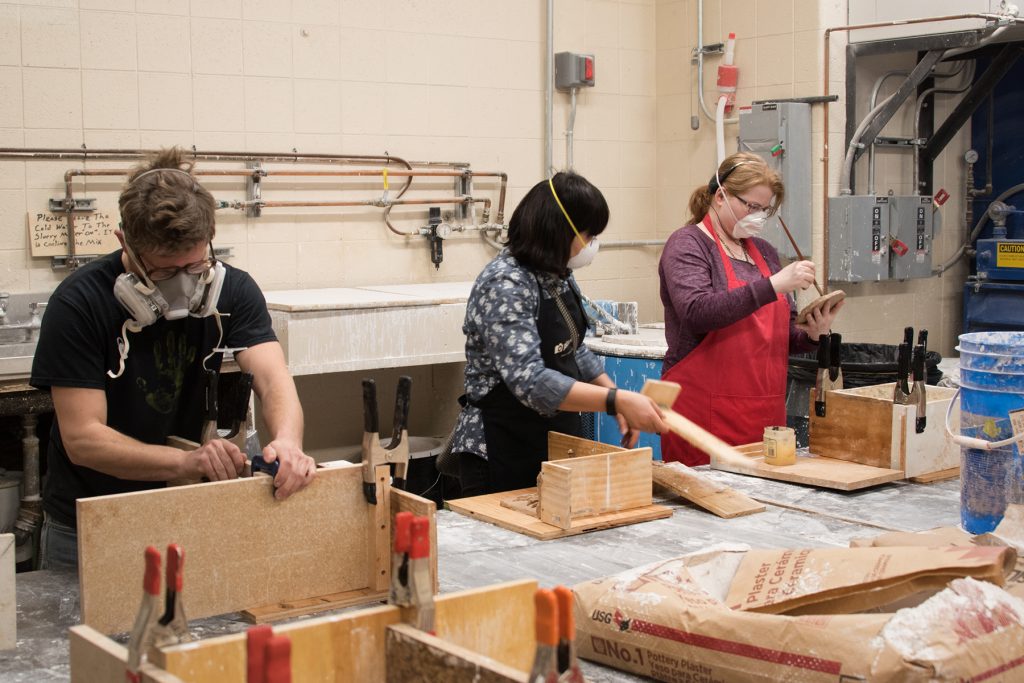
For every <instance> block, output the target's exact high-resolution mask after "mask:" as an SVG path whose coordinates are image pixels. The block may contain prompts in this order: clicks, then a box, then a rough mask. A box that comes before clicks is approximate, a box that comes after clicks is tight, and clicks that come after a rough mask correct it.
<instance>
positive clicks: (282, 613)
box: [241, 588, 388, 624]
mask: <svg viewBox="0 0 1024 683" xmlns="http://www.w3.org/2000/svg"><path fill="white" fill-rule="evenodd" d="M387 599H388V591H381V590H375V589H370V588H360V589H359V590H354V591H345V592H343V593H332V594H331V595H321V596H320V597H316V598H307V599H305V600H291V601H289V602H279V603H277V604H274V605H264V606H263V607H253V608H252V609H247V610H242V613H241V614H242V618H243V619H245V620H246V621H248V622H249V623H251V624H272V623H274V622H276V621H284V620H285V619H293V618H295V617H303V616H310V615H313V614H321V613H323V612H330V611H331V610H336V609H341V608H343V607H352V606H353V605H367V604H370V603H371V602H383V601H385V600H387Z"/></svg>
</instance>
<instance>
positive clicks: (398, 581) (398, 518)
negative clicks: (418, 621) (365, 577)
mask: <svg viewBox="0 0 1024 683" xmlns="http://www.w3.org/2000/svg"><path fill="white" fill-rule="evenodd" d="M412 520H413V516H412V513H411V512H399V513H398V514H397V515H395V546H394V552H393V553H392V555H391V595H390V596H389V599H388V602H389V603H391V604H392V605H400V606H402V607H408V606H409V605H411V604H412V591H411V590H410V586H409V553H410V552H411V551H412Z"/></svg>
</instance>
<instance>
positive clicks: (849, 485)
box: [711, 443, 903, 491]
mask: <svg viewBox="0 0 1024 683" xmlns="http://www.w3.org/2000/svg"><path fill="white" fill-rule="evenodd" d="M737 450H738V451H739V452H740V453H741V454H743V455H744V456H745V457H746V458H747V459H748V461H749V462H748V463H736V462H733V461H731V460H730V461H729V462H727V463H726V462H718V461H716V460H714V459H712V460H711V467H712V468H714V469H717V470H723V471H725V472H735V473H736V474H748V475H751V476H754V477H761V478H763V479H775V480H777V481H788V482H792V483H794V484H807V485H808V486H819V487H821V488H828V489H838V490H840V491H856V490H857V489H863V488H867V487H869V486H877V485H878V484H884V483H886V482H890V481H896V480H898V479H902V478H903V472H902V471H900V470H892V469H886V468H884V467H871V466H870V465H861V464H859V463H855V462H846V461H844V460H836V459H834V458H824V457H819V456H814V455H801V454H799V453H798V454H797V458H796V464H794V465H780V466H777V465H766V464H765V463H764V444H761V443H752V444H747V445H745V446H738V447H737Z"/></svg>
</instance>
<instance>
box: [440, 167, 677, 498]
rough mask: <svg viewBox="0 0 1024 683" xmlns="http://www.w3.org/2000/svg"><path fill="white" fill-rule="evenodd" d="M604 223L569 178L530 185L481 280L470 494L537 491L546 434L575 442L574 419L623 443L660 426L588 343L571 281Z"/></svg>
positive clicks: (594, 194)
mask: <svg viewBox="0 0 1024 683" xmlns="http://www.w3.org/2000/svg"><path fill="white" fill-rule="evenodd" d="M607 225H608V204H607V202H606V201H605V199H604V196H603V195H602V194H601V191H600V190H598V189H597V188H596V187H594V186H593V185H592V184H590V183H589V182H588V181H587V180H586V178H584V177H583V176H580V175H577V174H575V173H572V172H564V173H558V174H556V175H555V176H554V177H553V178H551V179H549V180H544V181H542V182H540V183H537V184H536V185H535V186H534V187H533V188H532V189H531V190H530V191H529V192H527V193H526V196H525V197H523V200H522V201H521V202H520V203H519V206H517V207H516V210H515V211H514V212H513V214H512V219H511V221H510V222H509V232H508V247H507V248H505V249H503V250H502V251H501V253H499V254H498V255H497V256H496V257H494V259H493V260H492V261H491V262H490V263H489V264H487V266H486V267H485V268H484V270H483V272H481V273H480V276H479V277H478V278H477V279H476V282H475V283H474V285H473V291H472V292H471V293H470V295H469V301H468V303H467V308H466V321H465V323H464V324H463V327H462V329H463V332H465V333H466V394H465V396H463V397H462V399H460V401H461V402H462V404H463V411H462V413H461V414H460V415H459V421H458V423H457V425H456V429H455V435H454V437H453V443H452V451H453V453H458V454H459V456H458V457H459V479H460V480H461V485H462V494H463V495H465V496H469V495H478V494H483V493H494V492H498V491H509V490H512V489H519V488H526V487H530V486H535V485H536V483H537V474H538V473H539V472H540V465H541V463H542V462H543V461H544V460H546V459H547V435H548V432H549V431H557V432H563V433H567V434H573V435H577V436H578V435H580V434H581V431H582V429H581V420H580V412H581V411H586V412H597V411H606V412H608V414H610V415H615V416H616V417H617V418H618V421H619V426H620V429H621V430H622V434H623V444H625V445H627V446H629V447H632V446H634V445H635V444H636V441H637V438H638V437H639V431H640V430H643V431H649V432H662V431H665V429H666V426H665V424H664V423H663V422H662V420H661V413H660V411H659V410H658V407H657V406H656V405H655V404H654V402H653V401H652V400H651V399H649V398H647V397H646V396H642V395H641V394H638V393H636V392H632V391H625V390H621V391H619V390H616V388H615V383H614V382H612V380H611V378H609V377H608V375H607V374H605V373H604V370H603V368H602V367H601V363H600V361H599V360H598V359H597V358H596V357H595V356H594V354H592V353H591V352H590V351H589V350H588V349H587V347H586V346H585V345H584V344H583V336H584V334H586V330H587V318H586V314H585V313H584V311H583V304H582V302H581V300H580V293H579V287H578V286H577V285H576V281H575V279H574V278H573V276H572V271H573V270H574V269H576V268H582V267H584V266H586V265H588V264H589V263H590V262H591V261H593V259H594V256H595V254H596V253H597V248H598V244H597V236H598V235H599V234H601V233H602V232H603V231H604V229H605V227H606V226H607Z"/></svg>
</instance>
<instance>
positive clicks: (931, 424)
mask: <svg viewBox="0 0 1024 683" xmlns="http://www.w3.org/2000/svg"><path fill="white" fill-rule="evenodd" d="M895 386H896V385H895V383H892V382H890V383H889V384H876V385H873V386H868V387H858V388H855V389H841V390H839V391H830V392H828V394H827V395H826V397H825V398H826V404H825V405H826V414H825V417H818V416H817V415H814V414H812V415H811V422H810V426H809V447H810V451H811V452H812V453H815V454H817V455H822V456H826V457H829V458H835V459H837V460H846V461H849V462H857V463H861V464H863V465H871V466H873V467H884V468H887V469H893V470H901V471H903V473H904V475H905V476H906V477H907V478H912V477H913V478H916V477H921V478H926V479H927V478H929V477H932V476H934V475H936V474H938V473H943V472H944V471H946V470H951V469H954V468H959V467H960V447H959V446H958V445H956V444H955V443H953V442H952V441H951V440H949V439H947V438H946V428H945V421H946V411H947V409H948V408H949V404H950V402H951V401H952V400H953V397H954V396H955V395H956V390H955V389H949V388H946V387H935V386H929V387H928V388H927V393H926V396H927V403H926V408H925V417H926V418H927V422H926V428H925V431H924V432H923V433H921V434H918V433H917V431H916V429H915V421H916V418H917V407H916V406H910V405H897V404H894V403H893V401H892V397H893V389H894V388H895ZM810 391H811V401H812V405H813V401H814V390H813V389H811V390H810ZM958 411H959V409H958V408H957V407H955V406H954V408H953V413H954V415H953V416H952V418H951V419H952V420H953V424H959V423H960V419H959V412H958ZM851 425H853V426H854V427H855V428H851Z"/></svg>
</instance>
